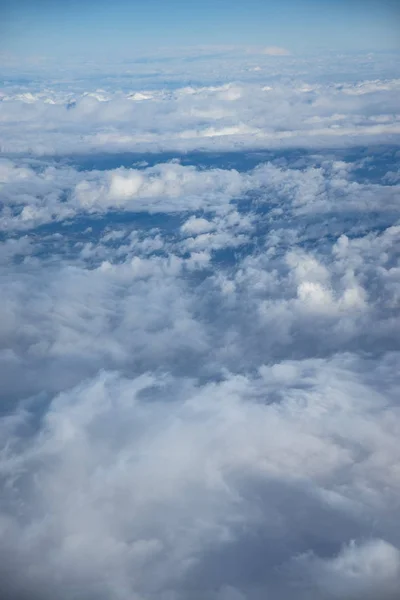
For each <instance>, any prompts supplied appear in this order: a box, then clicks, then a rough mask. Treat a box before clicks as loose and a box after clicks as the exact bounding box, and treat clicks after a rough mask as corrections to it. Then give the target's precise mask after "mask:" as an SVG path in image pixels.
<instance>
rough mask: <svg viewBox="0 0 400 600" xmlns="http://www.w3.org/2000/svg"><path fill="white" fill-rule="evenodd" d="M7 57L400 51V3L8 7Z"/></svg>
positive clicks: (20, 2) (40, 1)
mask: <svg viewBox="0 0 400 600" xmlns="http://www.w3.org/2000/svg"><path fill="white" fill-rule="evenodd" d="M0 21H1V33H2V35H1V42H0V49H1V50H2V51H3V52H11V53H16V54H20V55H24V56H26V55H29V54H39V55H51V56H57V57H60V58H66V57H68V56H69V55H83V56H93V55H94V54H97V55H98V54H101V55H102V56H106V55H108V56H110V55H111V56H116V57H124V58H127V57H128V56H131V55H132V54H134V53H135V52H138V51H142V52H143V51H144V50H146V51H147V52H149V51H154V49H157V48H160V47H182V46H184V47H185V46H196V45H213V46H215V45H242V46H249V45H250V46H252V45H261V46H279V47H284V48H287V49H288V50H290V51H291V52H305V51H306V52H310V51H313V50H316V49H318V48H319V49H320V48H324V49H331V50H334V51H338V50H340V51H354V50H357V49H359V50H364V49H369V50H376V51H387V50H393V49H396V48H397V49H398V48H399V33H398V32H399V29H400V7H399V4H398V2H397V1H396V0H380V1H379V0H350V1H345V0H301V1H299V0H279V1H277V0H247V1H246V2H243V1H241V0H203V1H201V2H187V1H185V0H169V1H163V0H147V1H145V2H139V1H136V0H115V1H114V2H106V1H105V0H87V1H85V2H81V1H77V0H67V1H65V0H53V1H50V0H14V1H11V0H1V2H0Z"/></svg>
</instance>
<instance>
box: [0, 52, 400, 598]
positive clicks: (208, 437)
mask: <svg viewBox="0 0 400 600" xmlns="http://www.w3.org/2000/svg"><path fill="white" fill-rule="evenodd" d="M262 56H263V55H262V52H261V51H258V52H257V53H256V54H252V53H251V52H249V53H248V55H247V58H246V61H256V62H246V69H247V67H248V68H250V67H251V68H253V67H254V65H256V66H257V64H258V62H259V61H262ZM181 60H182V59H181ZM188 60H189V58H188ZM190 60H191V59H190ZM221 60H222V59H221ZM223 60H225V59H223ZM265 60H267V58H266V59H265ZM268 60H271V61H272V60H278V61H279V60H282V63H281V64H282V65H286V66H285V67H283V66H282V68H285V69H287V71H285V73H286V74H287V73H289V72H290V68H292V69H293V64H292V66H290V64H291V63H285V62H284V61H292V57H289V56H285V57H282V58H280V57H279V56H274V57H270V58H269V59H268ZM349 60H350V59H349ZM235 64H236V66H237V65H238V64H239V63H235ZM240 64H241V65H242V66H243V63H240ZM260 64H261V68H262V69H265V68H266V64H267V63H262V62H261V63H260ZM297 64H298V63H297ZM326 64H328V65H329V64H330V63H329V61H328V62H327V63H326ZM374 64H375V63H374ZM251 65H252V66H251ZM322 67H323V65H322V66H321V69H322ZM146 68H147V69H148V68H149V65H148V64H146ZM326 69H328V67H326ZM373 69H374V66H373V65H372V66H371V67H370V70H371V71H373ZM249 72H250V71H248V69H247V71H246V73H249ZM285 76H286V75H285ZM154 77H155V76H154ZM256 77H257V78H260V79H259V81H253V80H252V81H250V80H249V78H248V77H243V79H242V80H239V79H238V81H235V82H230V83H227V84H226V83H221V81H219V80H218V78H216V81H215V82H214V83H213V84H212V85H211V84H208V85H203V83H204V82H200V83H201V85H200V83H199V85H194V84H190V85H188V84H187V82H186V83H185V81H186V80H185V81H183V80H181V81H180V84H179V85H178V86H175V87H174V88H171V87H168V89H167V88H166V87H164V86H162V85H156V83H157V82H158V79H157V77H155V82H156V83H154V85H153V86H148V87H147V88H144V87H143V88H141V89H136V90H130V91H129V90H127V89H122V88H121V89H120V90H118V89H115V88H116V86H115V82H113V84H112V86H111V84H110V88H113V89H106V86H104V89H103V90H102V91H99V90H98V91H94V90H92V91H90V92H87V90H86V92H83V91H82V90H81V89H80V85H81V84H79V85H78V84H77V83H76V89H75V88H72V87H71V86H69V85H67V84H66V83H65V82H58V83H57V84H56V82H55V81H53V82H52V84H53V88H52V89H51V88H46V89H45V90H44V88H42V90H41V91H40V90H39V91H38V90H36V91H35V89H34V88H35V85H36V84H35V83H34V82H31V83H30V84H29V85H26V86H25V88H24V89H23V90H22V89H17V87H18V86H19V87H21V88H23V87H24V86H23V85H22V84H18V85H17V84H16V83H13V84H9V87H8V88H7V89H6V90H4V93H3V97H2V101H1V102H0V115H1V117H0V118H1V119H2V123H3V125H4V128H3V130H4V132H5V135H4V136H3V142H2V144H3V154H2V156H1V158H0V181H1V191H0V193H1V207H0V209H1V210H0V288H1V289H0V293H1V298H2V301H1V306H2V309H1V311H0V379H1V389H0V397H1V405H0V406H1V419H0V440H1V445H0V448H1V451H0V477H1V482H2V488H1V492H0V540H1V541H0V559H1V560H0V565H1V566H0V596H1V598H4V599H5V600H36V599H37V600H50V599H52V598H54V596H55V595H56V596H57V598H59V599H60V600H265V599H268V600H295V599H296V600H332V599H336V600H376V599H377V598H379V599H381V600H397V598H398V590H399V589H400V528H399V526H398V523H399V522H400V519H399V516H400V511H399V501H398V498H399V494H400V476H399V468H398V464H399V460H400V456H399V447H398V439H399V435H400V413H399V400H398V399H399V392H400V378H399V373H400V347H399V340H400V319H399V299H400V267H399V253H400V221H399V182H400V177H399V171H398V155H399V150H398V147H396V146H395V145H394V144H393V142H394V141H396V139H397V138H396V135H397V134H396V127H397V125H395V123H397V121H396V119H397V116H396V114H397V112H398V106H397V105H398V100H397V96H396V90H397V87H398V80H397V79H396V78H395V77H392V78H391V79H388V80H385V81H384V80H379V81H377V80H371V79H366V80H363V81H359V80H356V79H355V78H354V77H353V79H352V80H350V81H347V82H342V83H340V84H338V83H337V81H333V79H334V78H332V80H329V81H328V82H326V81H325V82H321V81H319V82H318V81H316V79H315V78H314V81H313V82H312V83H308V84H307V85H306V84H305V83H304V82H300V83H299V82H298V81H297V79H298V80H299V79H300V78H298V77H297V79H296V77H295V72H292V79H291V80H290V81H289V80H286V81H282V80H279V81H278V82H275V84H274V83H273V82H272V81H271V80H268V78H267V77H266V75H265V72H264V73H263V71H262V70H261V74H260V72H259V71H256ZM295 79H296V81H295ZM42 83H43V82H42V81H41V82H40V86H42ZM82 85H84V86H85V87H88V85H89V84H88V81H86V80H85V81H84V82H83V84H82ZM40 86H39V87H40ZM43 90H44V91H43ZM396 111H397V112H396ZM336 125H339V127H336ZM335 132H337V133H335ZM123 136H125V137H123ZM360 139H364V140H368V143H370V142H371V140H372V141H373V142H374V143H375V142H379V143H380V145H378V146H377V145H373V146H369V147H368V148H360V147H357V148H355V147H350V146H352V145H353V144H354V143H355V142H357V143H358V142H359V140H360ZM267 140H268V141H267ZM282 140H284V141H282ZM329 140H332V142H330V141H329ZM333 140H335V141H334V142H333ZM239 142H240V144H242V146H239ZM292 142H293V146H295V145H299V144H303V143H304V144H305V143H306V142H307V144H306V145H307V146H308V147H307V148H295V149H290V148H288V146H290V145H292ZM276 145H281V146H285V147H284V148H283V147H282V148H280V149H278V148H276V147H275V146H276ZM323 145H325V147H324V148H322V146H323ZM336 146H337V147H336ZM339 146H340V147H339ZM160 147H162V148H163V149H164V150H165V152H162V153H158V154H157V153H156V152H155V150H156V149H157V148H160ZM179 148H180V149H181V150H185V152H183V153H181V152H178V150H177V149H179ZM201 148H202V149H203V150H204V149H207V151H203V152H199V151H198V150H199V149H201ZM222 148H224V151H222V150H221V149H222ZM239 148H241V149H239ZM141 149H143V150H144V149H145V150H152V152H150V153H146V154H143V153H140V150H141ZM218 149H219V150H218ZM117 150H118V151H121V150H123V151H128V150H129V152H130V153H125V154H123V153H117V154H115V152H116V151H117ZM167 150H168V152H167ZM188 150H196V151H195V152H188ZM89 151H92V152H91V153H90V152H89ZM93 151H96V152H93ZM134 151H135V153H133V152H134ZM98 152H100V154H98Z"/></svg>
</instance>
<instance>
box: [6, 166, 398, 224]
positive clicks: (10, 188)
mask: <svg viewBox="0 0 400 600" xmlns="http://www.w3.org/2000/svg"><path fill="white" fill-rule="evenodd" d="M255 157H257V155H255ZM183 158H184V157H183ZM198 160H199V159H198V158H197V161H198ZM253 160H254V159H253ZM361 168H365V167H364V164H363V161H358V162H356V163H351V162H345V161H338V160H332V158H329V159H326V160H320V162H319V163H318V164H313V161H312V159H311V161H310V164H308V165H307V164H305V165H296V164H294V165H293V164H282V162H281V161H279V160H278V161H275V162H271V161H268V162H261V163H259V164H257V166H255V167H254V168H252V169H247V170H246V169H245V170H243V167H240V166H239V169H238V168H216V167H215V166H214V167H211V168H205V167H204V165H201V159H200V164H181V163H180V162H179V160H172V161H170V162H167V163H158V164H155V165H154V166H149V165H147V164H145V165H141V166H136V167H130V168H126V167H119V168H117V169H109V170H103V171H99V170H90V171H89V170H77V169H76V168H73V167H72V166H62V165H57V164H52V165H49V164H48V163H47V162H46V161H43V162H40V161H39V162H38V163H31V162H29V161H27V162H26V163H25V164H24V163H23V162H21V161H20V160H17V159H14V160H10V159H0V172H1V176H2V181H1V192H2V199H3V204H2V207H1V211H0V229H1V230H3V231H11V230H13V229H15V230H30V229H33V228H34V227H37V226H38V225H42V224H46V223H52V222H57V221H58V222H59V221H64V220H66V219H73V218H76V217H77V216H81V215H85V214H86V215H87V214H106V213H108V212H110V211H124V212H145V213H154V214H156V213H190V212H193V211H207V212H211V213H214V214H216V215H220V217H221V216H222V215H225V218H227V217H226V214H227V213H231V212H232V205H234V204H237V203H238V201H239V200H240V199H242V200H243V199H247V201H250V202H253V204H254V207H253V208H254V209H255V210H259V209H260V207H261V206H262V205H263V204H264V205H265V206H272V205H273V208H274V210H273V211H272V212H271V213H270V218H276V217H278V216H279V215H282V214H283V212H285V211H286V212H288V211H289V212H290V213H291V214H293V213H296V214H297V215H298V216H299V215H306V214H311V213H314V214H317V213H331V212H338V211H339V210H340V211H341V212H342V213H347V214H351V213H359V212H360V211H364V212H367V213H370V214H372V213H373V212H374V211H380V212H386V213H390V212H396V210H397V206H398V195H399V184H398V182H397V181H396V180H394V181H393V183H392V184H391V185H388V184H387V182H386V181H385V182H382V181H378V182H371V181H369V180H367V181H359V180H357V179H356V178H355V177H354V175H353V172H354V171H355V170H358V169H361ZM367 168H368V167H367ZM232 214H233V213H232ZM232 214H231V216H230V217H229V219H228V221H227V223H228V225H229V224H230V225H232V224H233V221H232V219H233V218H234V217H233V216H232ZM249 214H250V216H251V211H250V213H249ZM287 216H288V215H287ZM249 218H250V217H249V215H246V216H245V217H244V216H243V215H242V217H241V219H242V224H243V223H244V220H247V221H249ZM215 228H216V225H215V223H211V222H210V221H207V220H206V219H205V218H204V217H200V218H198V217H196V218H194V217H191V219H189V221H187V223H185V224H184V225H183V226H182V228H181V232H182V233H185V234H188V233H194V234H196V233H204V234H205V233H209V232H211V231H212V230H215ZM200 230H201V231H200Z"/></svg>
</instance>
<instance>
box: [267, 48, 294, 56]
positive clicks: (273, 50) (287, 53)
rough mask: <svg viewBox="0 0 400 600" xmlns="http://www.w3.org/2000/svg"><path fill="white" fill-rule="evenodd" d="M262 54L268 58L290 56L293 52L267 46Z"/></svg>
mask: <svg viewBox="0 0 400 600" xmlns="http://www.w3.org/2000/svg"><path fill="white" fill-rule="evenodd" d="M262 54H267V55H268V56H290V54H291V52H290V51H289V50H287V49H286V48H280V47H279V46H267V47H266V48H264V49H263V51H262Z"/></svg>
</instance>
